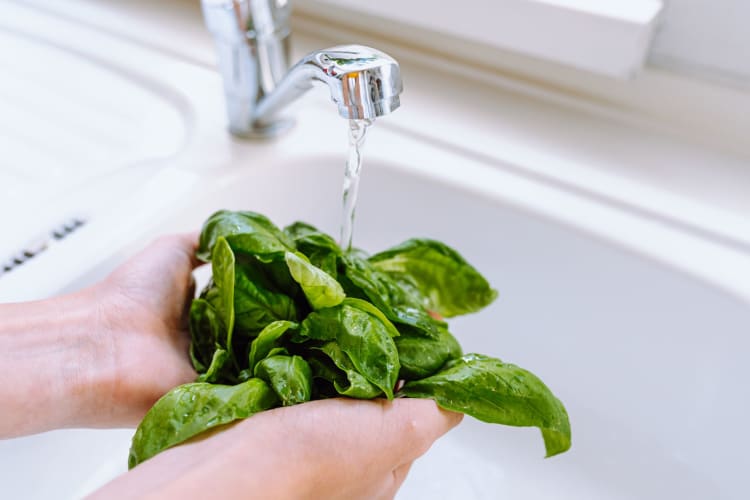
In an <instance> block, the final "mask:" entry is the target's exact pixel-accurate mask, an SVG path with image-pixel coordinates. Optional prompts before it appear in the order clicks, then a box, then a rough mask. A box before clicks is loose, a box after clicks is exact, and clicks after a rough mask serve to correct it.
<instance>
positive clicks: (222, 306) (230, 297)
mask: <svg viewBox="0 0 750 500" xmlns="http://www.w3.org/2000/svg"><path fill="white" fill-rule="evenodd" d="M211 271H212V273H213V280H214V283H215V284H216V288H217V289H218V305H219V313H220V314H221V319H222V323H223V324H224V325H225V326H226V335H225V337H224V338H223V339H220V343H221V345H223V346H224V347H226V348H227V350H229V351H230V352H231V350H232V332H233V331H234V300H235V298H234V283H235V272H234V253H232V249H231V248H229V243H227V240H225V239H224V238H223V237H222V238H219V239H218V240H217V241H216V244H215V245H214V247H213V254H212V261H211Z"/></svg>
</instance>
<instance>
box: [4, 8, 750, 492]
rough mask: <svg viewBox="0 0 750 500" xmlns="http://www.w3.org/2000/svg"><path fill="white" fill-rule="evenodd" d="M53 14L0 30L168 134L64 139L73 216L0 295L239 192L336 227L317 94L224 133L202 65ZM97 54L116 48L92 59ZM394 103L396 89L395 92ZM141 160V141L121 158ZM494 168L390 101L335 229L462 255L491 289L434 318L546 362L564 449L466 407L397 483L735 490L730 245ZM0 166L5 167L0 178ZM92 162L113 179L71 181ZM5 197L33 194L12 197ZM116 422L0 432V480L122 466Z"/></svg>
mask: <svg viewBox="0 0 750 500" xmlns="http://www.w3.org/2000/svg"><path fill="white" fill-rule="evenodd" d="M11 8H13V9H16V11H18V12H21V11H23V12H26V14H24V15H26V16H31V17H33V20H34V23H35V24H33V25H34V26H35V32H38V33H45V37H47V38H45V40H48V39H51V38H54V37H57V39H56V40H55V43H56V45H57V46H58V47H63V48H64V50H63V49H60V48H58V49H52V48H50V47H49V46H48V45H47V44H48V42H49V40H48V41H40V40H39V39H33V38H29V37H24V36H20V35H19V34H18V32H17V31H18V30H16V31H12V30H11V31H9V30H8V29H5V28H7V26H5V24H6V21H7V19H9V17H8V16H4V15H3V13H4V12H5V11H4V10H3V9H11ZM19 15H20V14H19ZM53 17H54V16H47V17H45V16H44V15H42V14H40V13H35V12H34V11H33V9H31V8H26V7H20V6H18V5H15V4H8V3H5V4H0V41H9V43H10V42H12V43H14V44H17V45H18V46H19V47H22V49H23V50H24V51H27V52H26V53H28V54H32V53H33V54H36V55H38V56H39V57H50V58H53V57H55V58H56V61H57V63H56V64H59V65H61V67H62V66H64V65H66V64H69V65H70V67H74V68H79V69H83V68H86V70H87V71H90V72H92V73H91V74H92V75H94V76H92V77H91V78H92V80H91V81H103V79H105V80H108V81H112V82H113V85H115V86H118V85H119V86H121V87H120V88H121V89H122V92H124V93H126V94H128V95H133V96H137V99H141V98H142V100H141V101H139V102H140V103H141V104H137V103H136V104H133V105H132V106H130V105H127V106H125V108H127V109H124V110H122V111H123V112H126V113H131V115H129V116H131V118H132V117H136V118H137V116H138V112H137V110H139V109H140V110H150V111H149V112H153V113H155V116H156V115H158V116H161V117H163V118H164V120H166V121H164V122H163V123H162V125H164V127H165V128H164V129H161V128H158V127H157V129H158V130H157V129H154V130H157V131H156V132H154V134H162V133H163V134H167V135H163V136H161V137H171V138H172V139H171V140H166V139H165V141H164V142H162V141H161V140H160V141H156V142H154V144H156V145H157V146H158V147H155V149H151V150H150V149H148V147H139V148H134V149H137V151H138V152H139V154H140V155H141V156H138V157H135V156H132V155H131V153H132V151H131V150H130V148H129V147H123V148H122V149H121V150H118V149H117V148H115V149H113V150H112V151H115V152H117V151H119V153H121V154H120V155H119V156H117V157H115V156H116V155H115V156H113V157H112V158H109V160H111V161H109V162H107V161H104V160H107V158H105V159H102V158H99V157H98V156H95V155H94V156H92V157H91V158H85V157H82V158H78V157H76V156H71V157H70V158H67V161H69V162H72V164H74V165H79V166H80V171H79V173H77V174H75V175H79V174H80V176H81V177H80V179H78V178H77V180H80V182H79V185H86V186H89V187H88V188H86V189H83V190H81V191H75V192H74V191H68V190H67V188H66V192H67V193H68V195H67V198H64V197H62V195H61V197H60V198H59V200H63V199H66V200H73V201H75V202H80V203H82V205H81V207H83V208H87V209H88V212H87V214H88V215H89V216H90V222H89V223H87V224H86V225H85V226H84V227H83V228H81V229H80V230H79V231H76V233H75V234H74V235H73V236H72V237H70V238H69V239H65V240H64V241H63V242H62V243H59V244H56V245H55V246H54V248H50V250H49V251H47V252H45V253H44V254H42V255H40V256H38V257H35V258H34V259H33V260H31V261H29V263H28V264H24V265H23V266H22V267H21V268H19V269H14V270H13V271H12V272H10V273H8V274H5V275H2V276H0V301H15V300H29V299H34V298H41V297H45V296H49V295H54V294H58V293H62V292H65V291H69V290H74V289H78V288H81V287H83V286H85V285H87V284H89V283H91V282H93V281H95V280H97V279H100V278H101V277H102V276H104V275H106V274H107V273H108V272H109V271H111V270H112V269H113V268H114V267H115V266H116V265H117V264H119V263H120V262H122V260H123V259H125V258H126V257H127V256H128V255H130V254H131V253H132V252H133V251H134V250H135V249H137V248H138V247H140V246H142V245H143V244H145V242H146V241H147V240H148V239H149V238H150V237H152V236H154V235H156V234H159V233H165V232H171V231H192V230H195V229H196V228H198V227H199V226H200V225H201V224H202V222H203V221H204V220H205V219H206V218H207V217H208V216H209V215H210V214H211V213H212V212H213V211H215V210H218V209H222V208H226V209H244V210H256V211H259V212H262V213H264V214H267V215H268V216H269V217H271V219H272V220H274V221H275V222H276V223H277V224H279V225H285V224H288V223H290V222H292V221H294V220H298V219H302V220H305V221H307V222H310V223H312V224H314V225H317V226H319V227H320V228H321V229H323V230H325V231H327V232H329V233H332V234H338V229H339V222H340V210H341V183H342V174H343V169H344V161H345V157H346V151H345V145H346V124H345V123H344V121H343V120H341V119H339V118H338V117H337V116H336V113H335V109H334V108H333V106H332V105H331V104H330V103H329V102H327V97H326V96H325V95H324V93H318V94H316V95H311V96H310V97H309V98H307V97H306V98H305V99H304V100H303V103H300V105H299V109H298V110H297V111H298V113H297V117H298V123H297V126H296V127H295V128H294V129H293V130H292V131H291V133H289V134H288V135H286V136H285V137H283V138H281V139H279V140H278V141H274V142H265V143H241V142H238V141H236V140H233V139H231V138H230V137H229V136H228V135H227V134H226V133H225V131H224V128H225V125H224V109H223V101H222V93H221V81H220V80H219V78H218V75H217V74H216V73H215V71H214V70H213V69H212V68H206V67H200V66H199V65H195V64H192V63H190V62H189V61H180V60H176V59H175V58H174V57H171V56H169V55H165V54H160V53H159V51H157V50H154V49H153V48H150V47H139V46H137V44H133V43H132V42H131V41H128V40H118V39H117V37H112V36H106V35H105V34H103V33H101V32H99V31H97V30H96V29H90V27H86V26H84V25H77V24H76V23H74V22H72V21H70V20H67V21H66V20H61V19H54V18H53ZM27 25H29V26H31V25H32V24H27ZM19 36H20V37H19ZM49 43H51V42H49ZM309 48H312V47H309ZM19 50H20V49H19ZM65 50H67V52H65ZM302 51H303V52H304V50H302ZM97 54H98V55H97ZM111 54H117V58H116V61H115V62H111V63H109V62H107V61H108V59H107V56H109V55H111ZM6 55H7V54H6ZM2 60H3V59H2V58H0V61H2ZM14 71H15V70H14ZM405 78H408V75H407V76H406V77H405ZM24 81H25V80H24ZM4 88H6V87H4V86H3V84H0V102H5V101H3V98H4V96H3V95H2V89H4ZM127 89H129V90H127ZM93 91H96V92H99V94H97V95H99V96H100V97H101V96H106V95H109V91H104V90H102V89H101V88H96V89H93V90H92V92H93ZM48 99H52V98H51V97H49V96H48ZM52 100H54V99H52ZM403 102H404V106H405V107H407V106H409V94H408V91H407V93H406V94H404V100H403ZM61 105H62V104H61ZM113 105H114V106H115V107H117V106H119V104H117V103H114V104H113ZM139 106H143V107H142V108H141V107H139ZM97 109H98V108H96V107H94V106H93V105H92V106H91V109H89V110H88V111H89V112H91V113H96V112H97ZM159 110H161V111H159ZM13 113H14V116H18V115H19V113H21V112H20V111H14V112H13ZM113 114H114V112H112V113H109V112H108V113H107V116H103V115H94V118H92V120H94V121H93V123H97V124H101V130H100V132H101V133H102V134H104V133H105V132H106V130H105V129H106V127H109V126H112V127H121V128H122V129H123V130H124V132H123V133H125V134H126V135H127V133H131V132H132V133H133V134H134V135H133V139H132V140H136V141H137V140H141V139H142V140H144V141H146V142H144V143H143V144H146V145H148V144H150V143H149V142H148V141H147V140H146V139H145V138H143V137H141V135H142V134H141V133H140V132H137V131H134V130H132V127H128V126H125V125H126V123H115V122H114V121H113V120H111V119H110V118H111V116H112V115H113ZM60 116H62V118H60ZM60 116H58V118H60V119H61V120H62V119H67V118H65V117H68V116H69V114H67V113H64V114H63V115H60ZM136 118H133V119H136ZM4 119H5V116H2V117H0V127H1V126H2V124H3V123H4V122H2V120H4ZM50 123H51V122H50ZM149 123H152V124H153V123H157V124H158V123H160V122H158V120H157V121H156V122H153V121H150V122H149ZM59 126H60V127H66V123H64V122H59ZM87 126H88V125H87ZM14 130H16V129H14ZM18 130H20V129H18ZM72 130H73V129H70V130H69V131H72ZM112 130H116V129H115V128H113V129H112ZM19 133H20V132H19ZM170 134H171V135H170ZM105 135H106V134H105ZM115 135H116V136H117V137H118V138H120V139H123V140H125V139H127V137H123V136H122V135H121V133H116V134H115ZM146 135H148V134H146ZM0 137H2V135H1V134H0ZM86 137H87V139H86V140H93V139H92V137H93V136H86ZM139 137H141V139H138V138H139ZM35 140H39V141H41V140H42V138H40V137H38V138H35ZM81 151H83V150H82V149H75V150H74V152H75V153H76V154H77V153H80V152H81ZM144 152H148V154H145V153H144ZM141 153H144V154H141ZM19 154H20V153H19ZM145 158H161V160H160V161H156V162H155V163H152V164H149V163H148V162H146V163H139V161H141V160H144V159H145ZM0 161H2V160H0ZM144 161H145V160H144ZM43 165H48V166H49V165H51V166H49V167H43ZM135 165H141V167H136V166H135ZM32 166H33V167H34V168H36V167H37V166H38V167H39V168H53V167H55V162H48V163H45V162H43V161H41V160H40V161H39V162H37V163H34V165H29V169H31V170H30V171H29V172H27V173H28V174H30V175H31V174H33V176H37V177H40V179H41V180H40V182H46V185H47V186H48V187H49V189H51V190H54V189H56V188H57V187H58V186H63V185H65V186H67V185H66V184H65V183H66V182H68V181H69V180H70V178H69V177H67V176H65V175H63V176H62V177H61V178H60V179H59V180H57V181H53V177H48V176H47V175H43V176H42V175H39V172H40V171H37V170H33V169H32ZM506 167H507V166H506V165H501V164H499V163H498V162H492V161H489V160H488V159H487V158H485V157H482V156H481V155H479V154H477V153H475V152H472V151H471V150H470V148H467V149H466V150H462V149H457V148H456V147H454V146H447V145H446V144H441V143H439V141H435V140H432V139H429V138H426V137H424V136H422V135H420V134H419V133H418V131H417V132H415V131H413V130H412V131H409V130H404V129H403V128H402V127H401V126H400V125H399V121H398V113H396V114H394V115H393V116H392V117H386V118H384V119H382V120H378V122H377V123H376V124H375V125H374V126H373V128H372V129H371V131H370V133H369V137H368V142H367V145H366V149H365V155H364V169H363V174H362V183H361V191H360V196H359V204H358V206H357V216H356V224H355V227H354V244H355V246H358V247H360V248H363V249H364V250H366V251H370V252H374V251H378V250H381V249H383V248H386V247H388V246H391V245H394V244H397V243H399V242H401V241H403V240H404V239H406V238H409V237H415V236H424V237H430V238H436V239H439V240H443V241H445V242H446V243H448V244H450V245H452V246H454V247H455V248H456V249H458V250H459V251H460V252H461V253H462V254H463V255H464V256H465V257H466V258H467V259H468V260H469V261H470V262H472V263H474V264H475V265H476V266H477V267H478V268H479V270H480V271H481V272H482V273H483V274H485V275H486V276H487V278H488V279H489V281H490V282H491V283H492V284H493V285H494V286H495V287H496V288H497V289H498V290H499V291H500V298H499V299H498V301H497V302H496V303H494V304H493V305H492V306H490V307H489V308H487V309H486V310H485V311H482V312H481V313H479V314H476V315H472V316H468V317H466V318H458V319H456V320H454V321H452V322H451V329H452V331H454V333H455V334H456V336H457V337H458V339H459V340H460V342H461V343H462V345H463V346H464V349H465V350H466V351H467V352H472V351H475V352H482V353H486V354H490V355H494V356H497V357H500V358H501V359H503V360H506V361H509V362H513V363H517V364H519V365H521V366H523V367H525V368H527V369H529V370H531V371H533V372H534V373H536V374H538V375H539V376H540V377H541V378H542V379H543V380H545V381H546V382H547V383H548V385H549V386H550V387H551V388H552V390H553V391H554V392H555V393H556V394H557V395H558V396H559V397H560V398H561V399H562V401H563V402H564V403H565V404H566V406H567V408H568V411H569V414H570V420H571V424H572V428H573V447H572V449H571V450H570V452H568V453H565V454H563V455H561V456H558V457H554V458H552V459H548V460H545V459H543V458H542V457H543V455H544V450H543V445H542V441H541V438H540V436H539V433H538V431H537V430H536V429H518V428H506V427H501V426H490V425H488V424H482V423H479V422H477V421H474V420H473V419H471V418H466V419H465V420H464V421H463V423H462V424H461V425H460V426H459V427H458V428H457V429H455V430H454V431H452V432H451V433H449V434H448V435H447V436H445V437H444V438H443V439H441V440H440V441H439V442H437V443H436V444H435V446H434V447H433V448H432V449H431V450H430V451H429V452H428V453H427V455H426V456H424V457H423V458H421V459H420V460H419V461H418V462H417V463H416V464H415V466H414V467H413V469H412V472H411V474H410V476H409V478H408V479H407V481H406V483H405V484H404V486H403V489H402V491H401V492H400V493H399V498H400V499H401V500H407V499H421V498H467V499H497V498H513V499H539V498H545V499H571V500H572V499H576V500H580V499H592V500H593V499H613V500H617V499H629V498H639V499H663V498H680V499H683V500H691V499H706V498H723V499H729V500H735V499H736V500H739V499H742V498H745V496H746V492H747V488H746V487H745V480H744V477H745V474H746V469H747V466H748V461H747V459H745V458H744V450H745V449H747V448H748V446H750V438H748V437H746V435H745V433H744V432H743V431H742V429H741V427H740V430H739V431H736V430H735V426H733V425H731V424H732V423H734V422H735V421H736V420H740V419H741V418H742V416H744V415H746V414H747V413H748V412H749V411H750V399H748V398H746V397H742V396H741V395H743V394H747V390H746V387H745V381H746V380H750V364H748V363H747V362H746V358H747V355H746V354H747V353H748V347H749V345H748V344H749V342H750V341H749V340H748V336H747V326H746V325H748V324H750V308H749V307H748V304H749V303H750V280H742V279H734V280H732V279H731V278H732V277H733V276H734V277H735V278H736V276H749V275H750V273H749V272H748V271H749V270H750V265H748V259H747V256H746V255H744V256H743V255H740V254H739V253H738V252H734V251H731V250H727V249H722V248H719V246H717V245H713V244H708V243H705V242H703V240H701V239H700V238H699V237H696V236H694V235H693V236H688V235H684V234H683V233H681V232H680V231H678V230H676V229H672V228H670V227H668V225H667V224H663V223H659V222H658V221H657V222H654V221H648V220H646V218H644V217H640V216H636V215H633V214H627V213H625V211H624V210H619V209H617V208H612V207H609V206H606V203H603V202H601V201H597V200H590V199H588V200H585V199H583V198H582V197H581V196H578V195H577V194H576V193H570V192H565V191H564V190H563V189H561V188H559V187H556V186H554V185H551V184H549V183H545V182H542V181H540V180H539V179H534V178H531V177H529V176H523V175H519V174H518V172H517V169H516V170H515V171H514V170H513V169H512V168H506ZM99 168H101V169H102V170H98V169H99ZM9 172H11V171H10V170H8V169H6V168H5V167H3V168H2V169H0V176H5V175H10V173H9ZM13 172H16V170H13ZM50 172H53V171H52V170H50ZM131 172H137V173H132V174H131ZM22 173H23V172H22ZM100 173H101V174H103V175H104V177H103V179H111V181H101V182H100V183H99V184H96V183H95V182H94V181H92V180H91V179H92V178H93V177H92V176H95V175H99V174H100ZM13 175H16V174H15V173H14V174H13ZM50 175H52V174H50ZM71 182H72V181H71ZM3 187H4V185H3V184H2V183H0V191H1V190H2V189H3ZM40 193H41V191H40ZM70 193H75V194H70ZM39 196H40V197H41V198H39V199H40V200H42V202H43V203H42V202H40V201H38V200H37V199H33V200H34V201H35V202H36V203H37V205H38V204H39V203H42V204H44V206H45V207H47V206H49V207H52V208H54V210H52V208H50V211H49V213H52V214H53V215H54V213H56V211H58V210H59V207H61V206H68V205H64V204H63V202H62V201H60V202H59V203H58V202H57V201H55V200H57V198H54V197H53V195H50V197H47V198H45V197H43V196H42V195H41V194H40V195H39ZM89 196H90V197H89ZM7 199H9V198H6V199H3V198H0V203H6V200H7ZM92 200H93V201H92ZM96 200H98V201H97V203H100V202H101V204H97V203H94V201H96ZM19 202H20V203H28V204H29V206H33V203H32V198H25V197H21V198H20V201H19ZM7 203H10V202H7ZM71 203H73V202H72V201H71ZM74 205H75V204H74V203H73V204H71V205H70V206H71V207H73V206H74ZM2 207H3V211H2V212H1V213H2V214H3V219H2V223H3V224H2V227H0V229H3V230H4V231H5V233H6V234H7V233H8V231H7V230H6V229H7V228H8V227H10V224H11V223H15V222H12V221H10V220H9V219H10V218H9V217H8V214H11V213H12V214H13V215H14V217H12V219H13V220H14V221H15V220H16V217H23V216H24V215H23V214H20V213H16V212H17V211H16V212H11V211H9V210H11V208H8V207H6V206H5V205H3V206H2ZM37 208H38V207H37ZM39 210H41V212H38V213H40V214H42V215H43V214H44V213H47V212H43V210H46V208H44V207H43V208H39ZM35 213H37V212H34V214H35ZM44 217H46V215H45V216H44ZM44 217H42V216H41V215H40V216H39V217H37V216H35V215H33V214H32V215H31V216H29V220H32V219H33V220H42V219H43V218H44ZM18 220H20V219H18ZM24 220H25V219H24ZM14 227H15V226H14ZM613 227H616V228H617V231H612V228H613ZM24 237H25V233H24ZM19 241H20V240H19ZM3 243H5V239H3ZM14 244H15V243H14ZM675 248H677V249H679V251H675V250H674V249H675ZM73 264H75V265H73ZM76 266H77V267H76ZM206 270H207V269H206V268H203V269H202V271H201V272H199V275H200V276H201V277H203V278H205V276H206V272H205V271H206ZM131 435H132V430H108V431H101V430H64V431H55V432H50V433H46V434H41V435H38V436H31V437H26V438H21V439H15V440H8V441H2V442H0V460H1V461H2V467H0V484H2V485H3V487H2V496H3V497H8V498H31V499H40V500H42V499H53V498H54V499H58V498H79V497H81V496H83V495H84V494H85V493H87V492H89V491H91V490H93V489H95V488H96V487H98V486H99V485H101V484H103V483H104V482H106V481H108V480H109V479H111V478H112V477H114V476H115V475H117V474H119V473H121V472H123V471H125V469H126V459H127V451H128V448H129V440H130V436H131Z"/></svg>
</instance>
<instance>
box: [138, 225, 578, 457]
mask: <svg viewBox="0 0 750 500" xmlns="http://www.w3.org/2000/svg"><path fill="white" fill-rule="evenodd" d="M198 257H199V258H200V259H202V260H204V261H206V262H211V266H212V275H213V277H212V280H211V281H210V282H209V284H208V285H207V286H206V288H205V289H204V290H203V291H202V293H201V294H200V297H199V298H197V299H195V300H194V301H193V303H192V306H191V309H190V333H191V336H192V342H191V345H190V358H191V360H192V363H193V366H194V367H195V369H196V371H197V372H198V373H199V374H200V376H199V377H198V380H197V381H196V382H194V383H190V384H185V385H182V386H179V387H177V388H175V389H173V390H172V391H170V392H169V393H167V394H166V395H165V396H163V397H162V398H161V399H160V400H159V401H157V402H156V404H155V405H154V406H153V407H152V408H151V410H150V411H149V412H148V414H147V415H146V416H145V418H144V419H143V421H142V422H141V423H140V425H139V427H138V429H137V431H136V433H135V435H134V437H133V443H132V447H131V450H130V457H129V460H128V463H129V466H130V467H131V468H132V467H134V466H136V465H137V464H139V463H141V462H143V461H144V460H147V459H149V458H151V457H153V456H154V455H156V454H157V453H159V452H161V451H163V450H165V449H167V448H169V447H171V446H174V445H176V444H178V443H181V442H183V441H185V440H187V439H190V438H191V437H193V436H196V435H197V434H200V433H201V432H204V431H206V430H208V429H210V428H213V427H216V426H220V425H223V424H227V423H229V422H232V421H234V420H237V419H242V418H246V417H249V416H250V415H252V414H254V413H257V412H260V411H263V410H267V409H269V408H275V407H279V406H289V405H294V404H298V403H304V402H305V401H309V400H311V399H322V398H330V397H341V396H344V397H350V398H360V399H372V398H379V397H386V398H388V399H392V398H394V397H399V396H405V397H415V398H431V399H434V400H435V401H436V402H437V404H438V405H440V406H441V407H443V408H445V409H448V410H453V411H457V412H463V413H465V414H468V415H471V416H473V417H476V418H477V419H479V420H482V421H485V422H490V423H498V424H506V425H514V426H535V427H538V428H539V429H540V430H541V432H542V437H543V438H544V443H545V447H546V451H547V456H552V455H556V454H558V453H562V452H564V451H566V450H567V449H568V448H569V447H570V424H569V422H568V416H567V413H566V411H565V408H564V407H563V405H562V403H561V402H560V401H559V400H558V399H557V398H556V397H555V396H554V395H553V394H552V393H551V391H550V390H549V389H548V388H547V386H545V385H544V383H543V382H542V381H541V380H539V378H537V377H536V376H534V375H533V374H531V373H530V372H528V371H526V370H524V369H523V368H519V367H518V366H515V365H512V364H508V363H504V362H502V361H500V360H498V359H494V358H491V357H488V356H483V355H481V354H466V355H462V352H461V347H460V346H459V344H458V342H457V341H456V339H455V338H454V337H453V335H451V333H450V332H449V331H448V325H447V324H446V323H445V322H444V321H443V320H442V319H438V318H449V317H453V316H457V315H461V314H467V313H472V312H475V311H478V310H480V309H482V308H483V307H485V306H487V305H488V304H490V303H491V302H492V301H493V300H494V299H495V297H496V296H497V292H496V291H495V290H493V289H492V288H491V287H490V285H489V283H487V280H485V279H484V277H482V275H481V274H479V272H477V270H476V269H475V268H474V267H472V266H471V265H470V264H469V263H468V262H466V260H464V259H463V258H462V257H461V256H460V255H459V254H458V253H457V252H456V251H455V250H453V249H451V248H449V247H448V246H446V245H444V244H442V243H440V242H437V241H433V240H427V239H412V240H409V241H406V242H405V243H403V244H401V245H398V246H396V247H394V248H391V249H389V250H386V251H384V252H381V253H378V254H375V255H373V256H370V257H368V256H366V255H365V254H364V253H362V252H361V251H357V250H353V251H348V252H345V251H343V250H342V249H341V248H340V247H339V246H338V245H337V244H336V242H335V241H334V240H333V239H332V238H331V237H330V236H328V235H327V234H324V233H322V232H320V231H318V230H317V229H315V228H314V227H312V226H310V225H308V224H304V223H301V222H297V223H295V224H292V225H291V226H289V227H286V228H285V229H284V230H281V229H279V228H278V227H276V226H275V225H274V224H273V223H272V222H271V221H270V220H268V218H266V217H265V216H263V215H261V214H258V213H254V212H230V211H220V212H217V213H215V214H213V215H212V216H211V217H210V218H209V219H208V220H207V221H206V223H205V224H204V226H203V230H202V232H201V236H200V246H199V250H198ZM399 381H404V382H403V383H399ZM397 388H398V390H397V392H394V391H396V389H397Z"/></svg>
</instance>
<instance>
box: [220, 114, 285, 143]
mask: <svg viewBox="0 0 750 500" xmlns="http://www.w3.org/2000/svg"><path fill="white" fill-rule="evenodd" d="M293 126H294V119H292V118H282V119H280V120H276V121H274V122H272V123H254V124H253V126H252V127H243V128H241V129H239V128H233V127H232V126H231V125H230V127H229V133H231V134H232V135H233V136H235V137H237V138H239V139H272V138H274V137H279V136H280V135H282V134H285V133H286V132H288V131H289V130H291V128H292V127H293Z"/></svg>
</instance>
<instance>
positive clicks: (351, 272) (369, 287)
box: [341, 253, 442, 337]
mask: <svg viewBox="0 0 750 500" xmlns="http://www.w3.org/2000/svg"><path fill="white" fill-rule="evenodd" d="M341 261H342V264H343V266H344V276H345V277H346V280H342V282H343V283H346V284H348V285H349V287H350V289H351V287H353V288H354V290H352V291H353V292H354V293H350V290H347V289H345V291H346V292H347V295H353V296H355V297H362V298H367V299H368V300H369V301H370V302H372V303H373V304H374V305H375V306H376V307H377V308H378V309H380V310H381V311H382V312H383V314H385V316H386V317H387V318H388V319H389V320H391V321H393V322H394V323H400V324H403V325H409V326H412V327H414V328H416V329H418V330H420V331H421V332H422V333H423V334H424V335H425V336H428V337H436V336H437V335H438V331H437V328H438V326H439V325H441V324H442V323H441V322H439V321H437V320H435V319H434V318H432V317H431V316H430V315H429V313H428V312H427V311H426V310H425V309H424V307H423V306H422V299H421V296H419V295H415V296H412V295H410V294H409V293H408V292H407V291H406V290H405V289H404V288H403V287H401V286H400V285H399V283H398V282H396V280H394V279H393V278H391V277H390V276H389V275H388V274H386V273H384V272H381V271H379V270H378V269H377V268H375V266H373V265H372V264H371V263H370V262H368V261H367V260H365V259H363V258H361V257H358V256H357V255H356V254H354V253H348V254H347V255H345V256H344V257H343V258H342V260H341ZM347 280H348V282H347Z"/></svg>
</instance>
